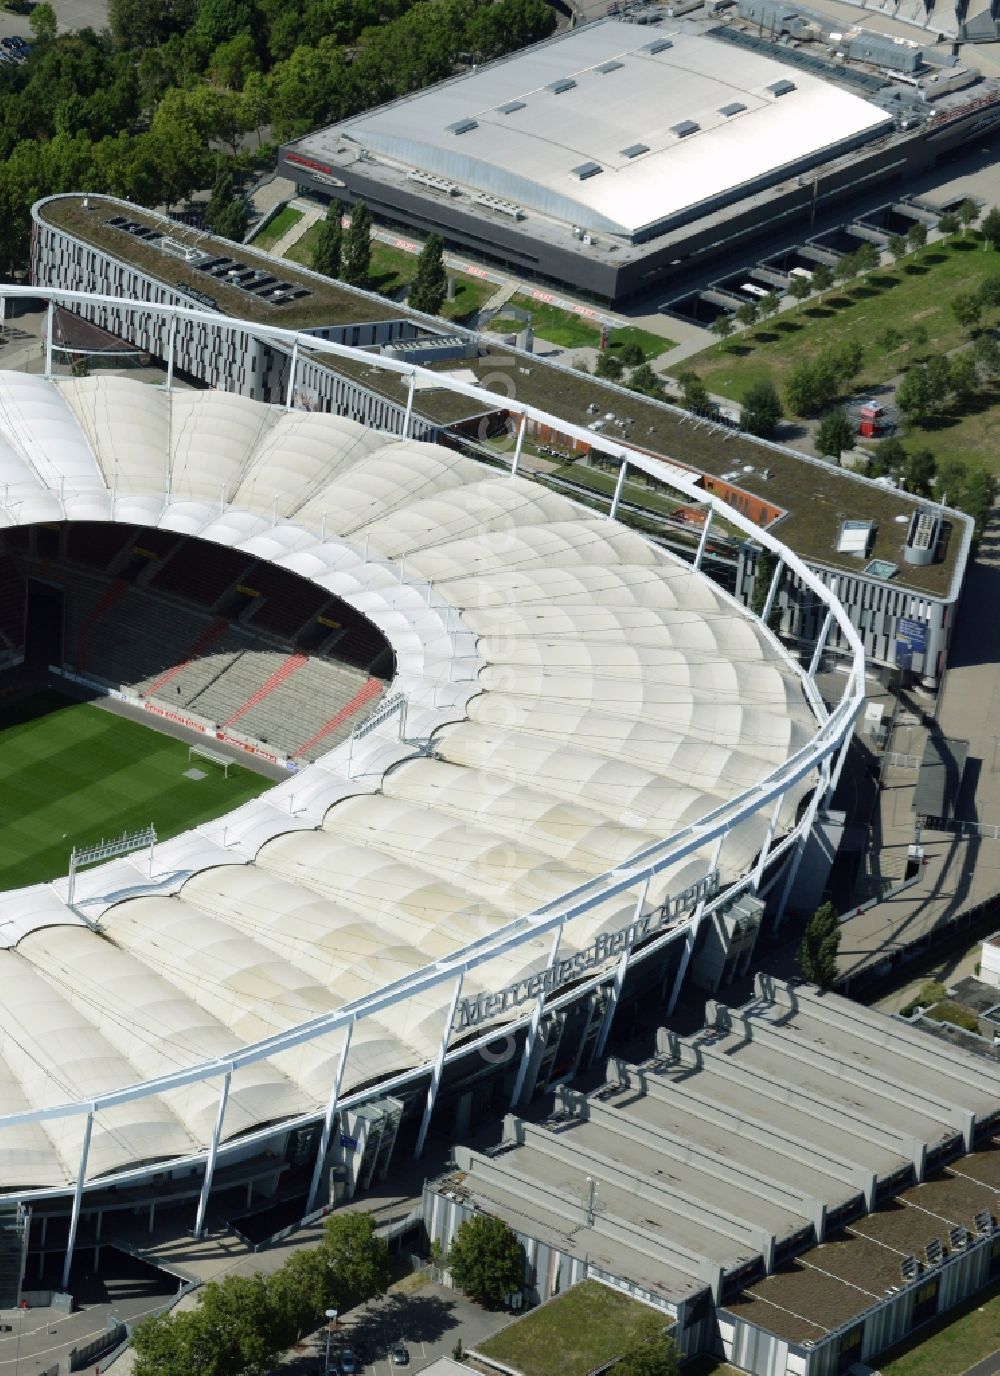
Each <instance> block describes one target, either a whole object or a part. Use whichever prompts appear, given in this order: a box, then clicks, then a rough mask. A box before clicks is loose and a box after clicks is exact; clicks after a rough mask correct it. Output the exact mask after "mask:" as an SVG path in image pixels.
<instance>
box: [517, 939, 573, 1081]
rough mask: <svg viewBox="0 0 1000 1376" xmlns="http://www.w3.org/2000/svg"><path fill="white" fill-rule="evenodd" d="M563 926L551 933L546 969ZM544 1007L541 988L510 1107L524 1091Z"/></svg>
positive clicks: (556, 946)
mask: <svg viewBox="0 0 1000 1376" xmlns="http://www.w3.org/2000/svg"><path fill="white" fill-rule="evenodd" d="M564 926H565V923H560V925H559V926H558V927H557V928H556V929H555V931H554V932H553V933H552V948H551V950H550V951H549V963H548V965H547V966H546V967H545V968H546V969H547V970H551V969H552V967H553V965H555V963H556V957H557V956H558V954H559V942H560V941H561V940H562V934H563V927H564ZM544 1008H545V992H544V990H542V991H540V992H539V994H538V997H537V998H536V999H535V1006H534V1008H533V1009H532V1010H531V1021H530V1022H529V1023H528V1031H527V1033H526V1035H525V1038H524V1046H523V1047H522V1048H521V1064H520V1065H519V1066H518V1067H517V1079H516V1080H515V1081H514V1089H513V1092H512V1094H511V1096H510V1106H511V1108H516V1107H517V1105H518V1103H519V1102H520V1098H521V1095H522V1093H523V1092H524V1077H525V1076H526V1075H527V1073H528V1066H529V1065H530V1063H531V1058H532V1056H533V1055H534V1053H535V1043H536V1042H537V1040H538V1025H539V1023H540V1022H541V1020H542V1012H543V1010H544Z"/></svg>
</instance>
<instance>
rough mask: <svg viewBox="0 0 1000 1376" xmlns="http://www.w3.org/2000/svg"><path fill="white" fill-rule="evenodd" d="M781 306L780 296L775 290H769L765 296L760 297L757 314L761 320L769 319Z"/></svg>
mask: <svg viewBox="0 0 1000 1376" xmlns="http://www.w3.org/2000/svg"><path fill="white" fill-rule="evenodd" d="M780 306H781V297H780V296H779V295H778V293H777V292H776V291H769V292H768V293H767V295H766V296H762V297H761V298H760V305H759V306H758V307H757V312H758V315H759V316H760V319H761V320H770V318H771V316H772V315H775V314H776V313H777V311H778V309H779V308H780Z"/></svg>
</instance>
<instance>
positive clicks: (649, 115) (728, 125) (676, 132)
mask: <svg viewBox="0 0 1000 1376" xmlns="http://www.w3.org/2000/svg"><path fill="white" fill-rule="evenodd" d="M889 127H891V119H889V118H888V117H887V116H886V114H885V112H884V111H882V110H880V109H878V107H876V106H875V105H872V104H870V103H869V102H868V101H866V100H862V99H861V98H860V97H859V96H856V95H853V94H852V93H851V92H849V91H846V90H843V89H841V88H840V87H838V86H836V85H834V84H832V83H831V82H829V81H826V80H823V79H822V78H821V77H818V76H813V75H811V74H810V73H808V72H805V71H802V70H800V69H799V68H792V67H788V66H785V65H784V64H783V63H781V62H778V61H775V60H774V58H771V57H765V56H762V55H761V54H759V53H756V52H750V51H747V50H745V49H743V48H739V49H736V48H733V47H731V46H729V45H727V44H725V43H721V42H719V41H718V40H717V39H713V38H711V37H708V36H705V35H703V34H699V33H696V32H693V31H691V30H687V29H682V28H680V27H677V26H675V27H674V28H667V27H662V28H661V27H657V28H656V29H650V28H644V27H640V26H638V25H635V24H627V23H623V22H620V21H618V20H610V19H609V20H605V21H602V22H600V23H597V24H588V25H585V26H583V27H582V28H579V29H575V30H573V31H570V32H567V33H564V34H561V35H559V36H558V37H556V38H554V39H551V40H549V41H547V42H545V43H539V44H536V45H535V46H534V47H532V48H528V49H526V50H524V51H523V52H521V53H518V54H516V55H514V56H513V57H509V58H505V59H503V60H501V61H499V62H494V63H491V64H489V65H488V66H486V67H482V68H479V69H478V70H474V71H473V72H471V73H470V74H468V75H466V76H462V77H459V78H456V79H455V80H453V81H447V82H444V83H442V84H441V85H439V86H435V87H433V88H432V89H430V90H429V91H425V92H422V93H419V94H417V95H413V96H409V97H407V98H404V99H402V100H399V101H396V102H394V103H393V104H391V105H387V106H384V107H382V108H381V109H378V110H374V111H371V112H369V113H367V114H362V115H359V116H357V117H356V118H354V119H351V120H348V121H347V122H346V123H344V124H341V125H336V126H331V127H330V128H327V129H322V130H319V131H317V132H316V133H313V134H310V135H307V137H306V138H304V139H302V140H300V142H299V143H298V145H296V146H297V147H298V148H300V149H302V150H303V151H305V152H308V154H309V155H310V156H311V157H313V158H318V159H320V160H321V161H323V162H324V163H326V164H333V165H339V166H343V167H346V166H349V165H350V164H351V163H352V162H354V161H355V160H356V159H357V157H358V156H359V155H362V156H365V157H372V158H374V159H375V161H376V162H380V161H383V162H385V163H388V164H390V165H395V166H398V167H399V168H400V169H403V170H406V169H410V170H411V171H416V172H417V173H418V174H419V175H420V176H423V177H425V178H427V177H430V178H437V179H443V181H444V182H446V183H448V185H447V186H442V185H439V184H435V189H437V190H438V191H446V192H447V193H448V194H449V195H451V196H458V197H459V200H458V201H457V202H456V204H457V205H459V206H461V205H465V204H466V203H467V201H468V200H469V199H470V198H471V200H472V209H473V211H474V210H475V204H476V203H475V197H476V196H477V195H479V196H488V197H494V198H498V199H500V200H501V201H504V202H510V203H513V204H515V205H517V206H519V207H521V208H522V209H523V210H525V211H527V212H528V214H529V215H530V214H531V212H537V213H539V214H542V215H545V216H548V217H551V218H552V219H554V220H558V221H561V222H563V223H565V224H566V225H567V227H572V226H577V227H579V228H581V229H586V230H602V231H605V232H607V233H610V234H614V235H621V236H625V237H627V238H629V239H640V238H643V237H648V236H649V235H651V234H653V233H656V232H660V231H662V230H664V229H666V228H667V227H669V225H670V224H671V223H673V222H675V221H678V220H679V219H681V218H683V217H684V216H685V214H687V213H689V212H691V211H693V210H694V208H695V207H704V208H706V209H707V208H708V207H710V206H711V205H712V204H713V203H721V202H722V200H725V199H731V198H733V197H734V196H736V195H742V194H745V193H746V192H747V191H748V190H750V189H751V188H753V186H754V185H755V184H757V183H761V182H763V181H764V179H768V178H773V177H774V175H775V174H776V173H778V172H779V171H780V170H781V169H789V170H791V169H793V168H795V167H797V166H803V165H805V164H808V163H811V162H812V161H815V160H817V159H818V158H820V157H825V156H829V155H832V154H833V153H834V152H835V151H836V150H838V149H845V148H847V147H849V146H853V145H854V144H855V143H857V142H859V141H860V140H863V139H865V138H867V137H870V136H872V135H874V134H875V133H877V132H878V131H880V130H884V129H886V128H889ZM418 181H419V177H418ZM416 189H417V190H419V187H417V188H416Z"/></svg>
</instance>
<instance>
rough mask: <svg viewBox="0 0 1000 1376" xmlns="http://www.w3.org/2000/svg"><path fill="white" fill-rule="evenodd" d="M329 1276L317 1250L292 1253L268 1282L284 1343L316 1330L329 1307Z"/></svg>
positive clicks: (292, 1341) (269, 1296) (269, 1294)
mask: <svg viewBox="0 0 1000 1376" xmlns="http://www.w3.org/2000/svg"><path fill="white" fill-rule="evenodd" d="M329 1279H330V1273H329V1271H328V1269H327V1267H326V1266H325V1264H324V1262H323V1258H322V1257H321V1256H320V1252H319V1249H318V1248H316V1247H310V1248H302V1249H301V1250H300V1251H298V1252H292V1253H291V1255H290V1256H289V1257H288V1258H287V1259H286V1260H285V1262H284V1263H283V1264H282V1265H281V1266H280V1267H279V1268H278V1270H277V1271H275V1272H274V1273H273V1275H272V1276H271V1278H270V1280H269V1282H268V1298H269V1300H270V1304H271V1308H272V1310H273V1313H274V1319H275V1323H276V1324H277V1325H278V1327H279V1329H280V1331H281V1334H282V1339H283V1342H284V1344H286V1345H288V1346H290V1345H291V1344H292V1343H297V1342H299V1341H300V1339H301V1338H302V1335H303V1334H304V1333H308V1332H310V1331H311V1330H312V1329H314V1328H315V1327H316V1326H317V1325H318V1324H319V1323H320V1322H321V1321H322V1318H323V1315H324V1313H325V1312H326V1308H327V1300H328V1291H329Z"/></svg>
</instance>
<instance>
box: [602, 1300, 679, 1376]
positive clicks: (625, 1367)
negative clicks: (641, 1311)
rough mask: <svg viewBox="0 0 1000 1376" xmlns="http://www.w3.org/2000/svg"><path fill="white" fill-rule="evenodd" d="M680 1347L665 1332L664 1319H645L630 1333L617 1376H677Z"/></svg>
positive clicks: (651, 1315)
mask: <svg viewBox="0 0 1000 1376" xmlns="http://www.w3.org/2000/svg"><path fill="white" fill-rule="evenodd" d="M679 1371H680V1360H679V1358H678V1356H677V1346H676V1344H675V1343H674V1340H673V1339H672V1338H671V1337H669V1335H668V1334H667V1333H666V1331H665V1325H664V1322H663V1319H662V1318H659V1317H657V1315H655V1314H649V1315H648V1316H647V1315H643V1317H642V1318H641V1319H639V1320H637V1321H636V1323H635V1324H634V1325H633V1326H632V1327H631V1328H630V1329H629V1332H628V1334H627V1336H626V1338H625V1345H624V1347H623V1349H622V1354H621V1357H620V1358H619V1359H618V1361H617V1362H616V1363H615V1366H614V1372H615V1376H677V1373H678V1372H679Z"/></svg>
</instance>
